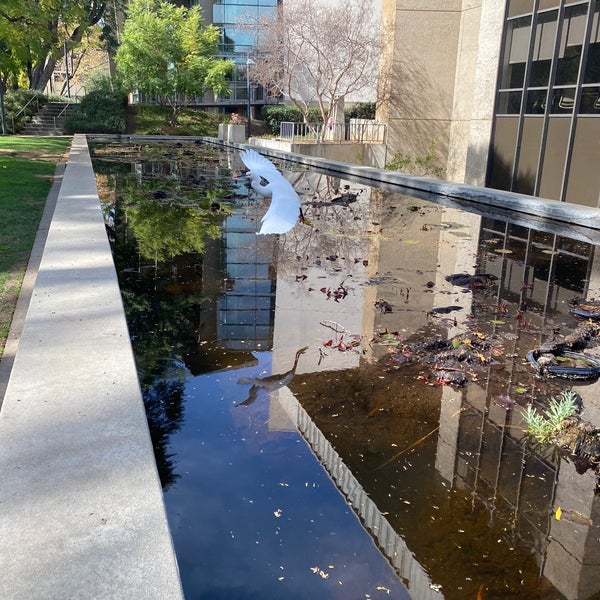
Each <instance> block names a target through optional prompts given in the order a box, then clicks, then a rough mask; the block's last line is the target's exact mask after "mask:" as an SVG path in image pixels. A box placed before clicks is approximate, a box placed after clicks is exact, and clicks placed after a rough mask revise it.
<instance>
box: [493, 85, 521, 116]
mask: <svg viewBox="0 0 600 600" xmlns="http://www.w3.org/2000/svg"><path fill="white" fill-rule="evenodd" d="M522 94H523V93H522V92H520V91H519V92H500V93H499V94H498V108H497V111H496V112H497V113H498V114H502V115H515V114H519V113H520V112H521V96H522Z"/></svg>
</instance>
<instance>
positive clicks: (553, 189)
mask: <svg viewBox="0 0 600 600" xmlns="http://www.w3.org/2000/svg"><path fill="white" fill-rule="evenodd" d="M570 124H571V120H570V119H561V118H560V117H558V118H556V117H554V118H550V119H549V120H548V135H547V136H546V147H545V150H544V164H543V167H542V176H541V180H540V191H539V195H540V196H542V197H543V198H552V199H554V200H560V191H561V186H562V176H563V171H564V169H565V158H566V156H567V144H568V143H569V128H570Z"/></svg>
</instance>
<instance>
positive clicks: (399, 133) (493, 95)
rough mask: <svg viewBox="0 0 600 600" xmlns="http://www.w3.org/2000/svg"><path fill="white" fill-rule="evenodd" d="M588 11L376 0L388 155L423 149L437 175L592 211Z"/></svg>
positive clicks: (593, 30) (558, 4)
mask: <svg viewBox="0 0 600 600" xmlns="http://www.w3.org/2000/svg"><path fill="white" fill-rule="evenodd" d="M599 14H600V3H599V2H598V1H597V0H591V1H583V2H582V1H568V0H505V1H499V0H453V1H447V0H446V1H444V0H384V3H383V35H384V36H385V38H387V40H388V43H387V44H385V46H386V51H385V53H384V56H383V57H382V77H381V79H380V80H381V85H380V94H379V96H380V106H379V109H378V118H379V119H380V120H382V121H383V122H386V123H387V124H388V127H389V138H388V142H389V147H388V157H390V156H392V155H393V154H394V153H395V152H401V153H402V154H404V155H408V156H423V155H424V154H426V153H427V149H428V148H429V146H430V144H431V143H432V142H433V143H435V147H436V151H437V154H438V155H440V156H441V157H442V160H443V163H444V164H443V166H444V168H445V176H446V177H447V178H448V179H450V180H452V181H457V182H465V183H471V184H476V185H488V186H490V187H495V188H498V189H504V190H509V191H516V192H520V193H524V194H531V195H537V196H542V197H546V198H552V199H556V200H562V201H567V202H573V203H577V204H583V205H586V206H593V207H596V206H598V198H599V193H600V174H599V172H598V170H597V169H595V168H594V165H595V164H596V163H597V162H598V159H599V158H600V144H599V143H598V140H599V139H600V33H599Z"/></svg>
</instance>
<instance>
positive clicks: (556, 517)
mask: <svg viewBox="0 0 600 600" xmlns="http://www.w3.org/2000/svg"><path fill="white" fill-rule="evenodd" d="M561 516H562V508H561V507H560V506H559V507H558V508H557V509H556V512H555V513H554V518H555V519H556V520H557V521H560V518H561Z"/></svg>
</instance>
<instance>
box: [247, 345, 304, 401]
mask: <svg viewBox="0 0 600 600" xmlns="http://www.w3.org/2000/svg"><path fill="white" fill-rule="evenodd" d="M307 350H308V346H304V348H300V350H298V352H296V357H295V358H294V364H293V365H292V368H291V369H290V370H289V371H286V372H285V373H276V374H275V375H268V376H267V377H240V378H239V379H238V383H239V384H241V385H244V384H248V383H251V384H252V387H251V388H250V391H249V392H248V398H246V400H244V401H243V402H240V403H239V404H236V406H248V405H249V404H252V403H253V402H254V401H255V400H256V398H257V397H258V392H259V391H260V390H264V391H265V392H267V393H269V392H274V391H275V390H278V389H280V388H282V387H285V386H286V385H288V384H289V383H291V381H292V379H293V378H294V375H295V374H296V369H297V368H298V361H299V360H300V356H301V355H302V354H304V353H305V352H306V351H307Z"/></svg>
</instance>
